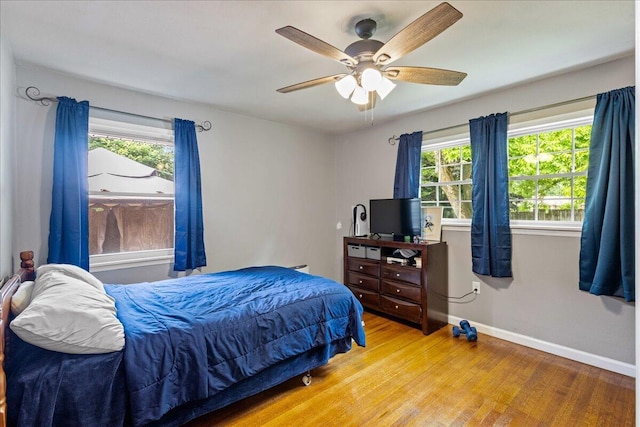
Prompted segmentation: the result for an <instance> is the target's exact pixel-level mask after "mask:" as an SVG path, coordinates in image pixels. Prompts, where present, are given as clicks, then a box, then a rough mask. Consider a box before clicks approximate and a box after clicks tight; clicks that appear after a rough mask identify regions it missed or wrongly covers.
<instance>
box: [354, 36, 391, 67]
mask: <svg viewBox="0 0 640 427" xmlns="http://www.w3.org/2000/svg"><path fill="white" fill-rule="evenodd" d="M382 46H384V43H382V42H381V41H378V40H373V39H367V40H358V41H357V42H353V43H351V44H350V45H349V46H347V48H346V49H345V50H344V53H346V54H347V55H349V56H350V57H352V58H354V59H356V60H357V61H358V62H362V61H363V60H364V61H367V60H369V61H372V59H371V58H372V57H373V54H374V53H376V52H377V51H378V49H380V48H381V47H382Z"/></svg>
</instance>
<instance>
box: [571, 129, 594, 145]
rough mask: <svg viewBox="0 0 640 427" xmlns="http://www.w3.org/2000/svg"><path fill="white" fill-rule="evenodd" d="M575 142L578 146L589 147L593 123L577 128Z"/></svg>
mask: <svg viewBox="0 0 640 427" xmlns="http://www.w3.org/2000/svg"><path fill="white" fill-rule="evenodd" d="M575 139H576V141H575V144H576V149H578V148H589V144H590V142H591V125H589V126H581V127H577V128H575Z"/></svg>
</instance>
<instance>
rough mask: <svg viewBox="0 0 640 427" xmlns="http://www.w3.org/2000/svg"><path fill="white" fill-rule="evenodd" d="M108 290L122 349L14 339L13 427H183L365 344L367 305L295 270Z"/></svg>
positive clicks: (222, 275) (9, 374) (209, 276)
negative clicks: (68, 349) (54, 346)
mask: <svg viewBox="0 0 640 427" xmlns="http://www.w3.org/2000/svg"><path fill="white" fill-rule="evenodd" d="M105 289H106V291H107V292H108V293H109V294H110V295H112V296H113V297H114V298H115V299H116V307H117V309H118V318H119V319H120V320H121V322H122V324H123V325H124V329H125V337H126V344H125V348H124V350H123V351H122V352H116V353H109V354H99V355H67V354H62V353H56V352H50V351H48V350H44V349H39V348H37V347H33V346H30V345H29V344H26V343H24V342H22V341H21V340H19V339H18V338H17V337H15V336H14V337H12V338H14V340H15V341H16V342H14V344H16V345H15V347H16V348H15V349H14V350H13V351H12V353H11V354H12V355H13V356H15V357H11V356H10V357H9V358H8V360H7V362H8V363H6V367H7V377H8V384H9V388H8V403H9V424H10V425H15V424H17V425H38V426H40V425H65V426H68V425H78V426H83V427H84V426H93V425H96V426H98V425H110V426H111V425H123V424H125V425H129V424H132V425H136V426H140V425H145V424H159V425H175V424H181V423H183V422H184V421H186V420H188V419H192V418H193V417H194V416H197V415H199V414H202V413H203V410H202V407H204V408H207V407H208V408H213V409H215V408H217V407H219V406H221V405H218V401H223V402H227V403H228V402H231V401H234V400H237V398H240V397H244V396H247V395H249V394H251V392H252V391H253V392H258V391H260V390H261V389H260V387H262V386H263V385H264V384H267V383H270V384H276V383H277V382H280V381H283V380H285V379H286V378H288V377H287V376H286V372H287V366H292V367H293V369H300V366H306V368H305V369H309V367H314V366H317V364H310V362H307V361H306V359H300V357H301V355H302V357H303V358H307V357H308V356H307V355H308V354H319V353H322V355H321V356H313V357H320V358H319V359H318V360H322V361H323V362H319V364H321V363H326V360H328V358H329V357H331V356H332V355H333V354H335V353H337V352H345V351H348V350H349V349H350V348H351V340H352V339H353V340H355V342H356V343H358V344H359V345H362V346H363V345H364V344H365V335H364V331H363V328H362V325H361V315H362V306H361V305H360V303H359V301H358V300H357V299H355V298H354V296H353V295H352V294H351V292H350V291H349V290H348V289H347V288H346V287H345V286H343V285H341V284H339V283H336V282H334V281H332V280H328V279H324V278H321V277H318V276H312V275H307V274H304V273H300V272H297V271H294V270H291V269H287V268H282V267H254V268H247V269H243V270H238V271H230V272H223V273H215V274H203V275H196V276H190V277H187V278H180V279H171V280H165V281H161V282H153V283H140V284H135V285H105ZM296 358H297V359H296ZM289 360H291V361H292V362H293V361H295V363H289V362H288V361H289ZM301 361H302V363H301ZM283 363H284V365H283ZM274 369H275V371H274ZM297 374H298V372H294V373H292V374H291V375H297ZM252 377H255V381H256V382H251V381H252V380H254V378H252ZM243 380H246V381H243ZM124 390H127V392H126V396H123V395H124V394H125V393H124ZM229 392H231V393H229ZM109 396H110V397H109ZM234 396H238V397H237V398H236V397H234ZM39 398H41V399H42V400H40V399H39ZM114 399H115V400H114ZM78 402H82V405H79V404H78ZM202 402H212V403H208V404H205V405H202ZM105 405H107V406H108V407H106V408H105ZM194 405H195V407H197V408H198V409H197V410H192V407H193V406H194ZM207 405H208V406H207ZM125 407H126V411H125V410H123V409H124V408H125ZM185 408H186V411H185ZM176 411H177V412H176ZM125 412H126V415H125V414H124V413H125ZM158 420H159V421H158ZM176 420H178V421H176Z"/></svg>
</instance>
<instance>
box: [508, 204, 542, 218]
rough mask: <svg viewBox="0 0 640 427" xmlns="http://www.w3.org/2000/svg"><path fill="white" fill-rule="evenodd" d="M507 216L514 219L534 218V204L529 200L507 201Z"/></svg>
mask: <svg viewBox="0 0 640 427" xmlns="http://www.w3.org/2000/svg"><path fill="white" fill-rule="evenodd" d="M509 217H510V218H511V219H514V220H528V221H533V220H535V219H536V218H535V204H534V203H532V202H531V201H529V200H522V199H512V200H510V201H509Z"/></svg>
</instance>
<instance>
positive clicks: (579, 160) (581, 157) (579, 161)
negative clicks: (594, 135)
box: [575, 150, 589, 172]
mask: <svg viewBox="0 0 640 427" xmlns="http://www.w3.org/2000/svg"><path fill="white" fill-rule="evenodd" d="M575 155H576V172H584V171H586V170H587V167H588V166H589V151H588V150H580V151H576V154H575Z"/></svg>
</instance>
